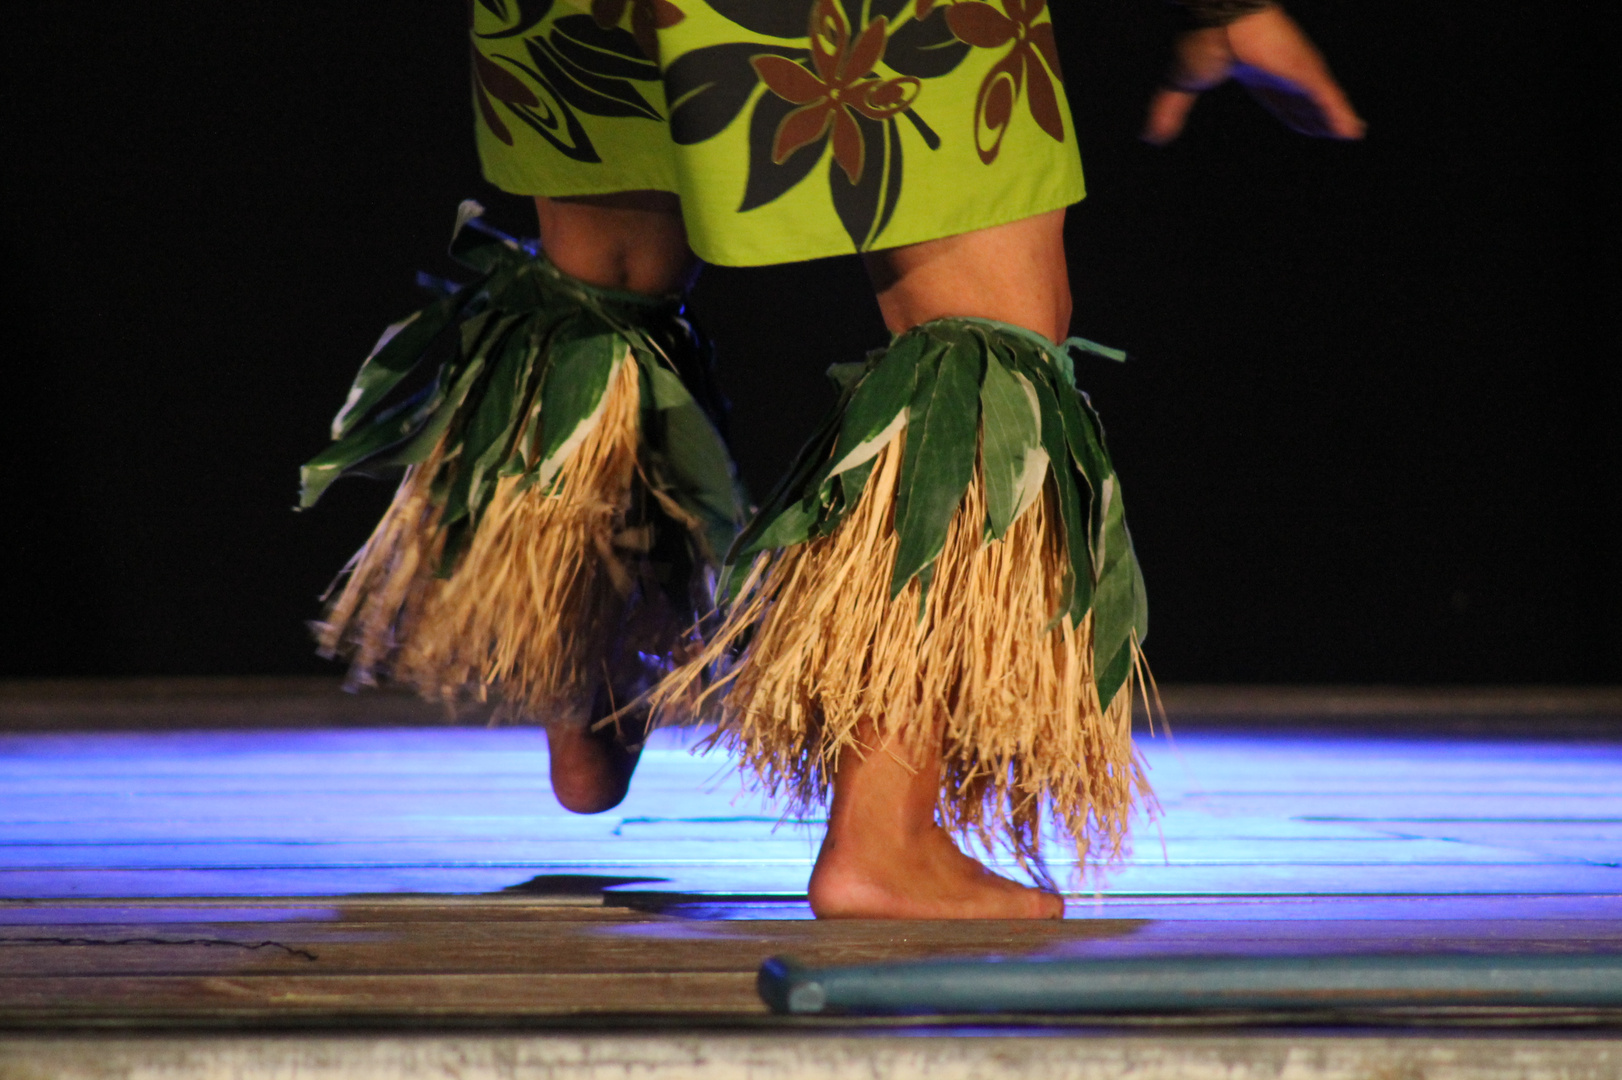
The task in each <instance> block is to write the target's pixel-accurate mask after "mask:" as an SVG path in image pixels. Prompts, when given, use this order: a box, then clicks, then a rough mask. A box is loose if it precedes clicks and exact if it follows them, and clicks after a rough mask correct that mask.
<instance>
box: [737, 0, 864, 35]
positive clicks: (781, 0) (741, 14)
mask: <svg viewBox="0 0 1622 1080" xmlns="http://www.w3.org/2000/svg"><path fill="white" fill-rule="evenodd" d="M707 2H708V3H709V5H710V7H712V8H714V9H715V12H716V13H717V14H718V15H720V16H721V17H722V18H724V19H730V20H731V21H732V22H735V23H737V24H738V25H739V26H741V27H743V28H744V29H745V30H753V31H754V32H755V33H757V34H765V35H766V36H767V37H776V38H803V37H805V34H806V28H807V27H809V26H810V25H811V8H812V6H813V4H814V3H815V0H707ZM859 2H860V0H858V3H859Z"/></svg>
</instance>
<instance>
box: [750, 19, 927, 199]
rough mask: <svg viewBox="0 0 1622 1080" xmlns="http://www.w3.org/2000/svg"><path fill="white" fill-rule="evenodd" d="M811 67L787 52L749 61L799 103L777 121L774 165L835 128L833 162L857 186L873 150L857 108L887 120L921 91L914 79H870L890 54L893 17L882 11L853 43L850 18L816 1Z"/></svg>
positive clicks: (773, 89)
mask: <svg viewBox="0 0 1622 1080" xmlns="http://www.w3.org/2000/svg"><path fill="white" fill-rule="evenodd" d="M809 32H810V37H811V64H812V67H813V68H814V70H807V69H806V68H804V67H802V66H801V65H799V64H797V63H795V62H794V61H792V60H789V59H787V58H786V57H782V56H771V55H761V56H756V57H753V58H751V60H750V63H751V64H753V65H754V68H755V72H756V73H757V74H758V75H759V76H760V78H761V81H762V82H764V83H765V84H766V86H767V87H768V88H769V89H770V90H771V92H772V93H774V94H776V95H777V96H778V97H780V98H782V99H783V100H785V101H787V102H790V103H791V104H794V105H798V106H800V107H799V108H797V109H795V110H794V111H793V112H791V113H789V114H788V115H787V116H785V117H783V119H782V122H781V123H779V124H778V125H777V136H776V138H775V139H774V140H773V142H772V162H773V164H777V165H781V164H782V163H783V162H784V161H785V160H787V158H788V156H789V155H790V154H792V153H794V151H796V150H798V149H800V148H801V147H802V146H809V145H810V144H812V143H814V142H816V141H817V140H819V139H821V138H822V137H823V136H824V135H826V134H827V133H828V130H829V128H830V127H831V128H832V129H833V144H834V160H835V161H837V162H839V167H840V168H841V169H843V170H845V177H846V178H847V179H848V180H849V181H850V182H851V183H852V184H854V183H856V182H857V181H858V180H860V179H861V176H862V169H863V167H864V166H865V164H866V157H867V148H866V146H865V144H864V143H863V141H862V133H861V129H859V128H858V127H857V126H856V119H855V116H854V115H853V113H852V110H854V111H855V112H857V113H861V114H862V115H863V116H865V117H867V118H868V119H870V120H888V119H889V118H890V117H892V116H895V115H897V114H898V113H901V112H905V111H906V110H907V109H908V108H909V107H910V106H911V105H912V102H913V100H914V99H915V98H916V97H917V96H918V87H919V83H918V80H917V79H914V78H911V77H905V78H898V79H880V78H877V77H870V76H872V73H873V68H874V67H875V66H876V65H877V64H878V62H879V60H880V59H881V58H882V57H883V56H884V45H885V41H886V39H887V37H888V32H889V22H888V20H886V19H885V18H884V16H882V15H881V16H879V17H878V18H877V19H874V20H873V21H872V22H870V23H868V24H867V26H865V27H864V28H863V29H862V32H861V35H860V36H858V37H857V38H856V40H855V41H854V42H852V41H851V26H850V20H849V19H847V18H846V17H845V11H844V8H843V7H842V6H841V5H839V4H838V3H835V2H834V0H818V3H817V6H816V7H815V8H813V9H812V11H811V28H810V31H809Z"/></svg>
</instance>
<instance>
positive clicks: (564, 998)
mask: <svg viewBox="0 0 1622 1080" xmlns="http://www.w3.org/2000/svg"><path fill="white" fill-rule="evenodd" d="M3 1011H4V1016H3V1017H0V1020H11V1021H13V1022H15V1021H18V1020H22V1019H27V1018H29V1017H30V1015H32V1016H33V1017H35V1018H38V1017H40V1016H42V1015H49V1016H52V1017H56V1018H60V1019H66V1018H68V1017H70V1016H85V1015H90V1014H94V1015H96V1016H99V1017H103V1018H109V1017H125V1018H140V1017H143V1016H145V1017H159V1016H164V1017H174V1016H176V1015H193V1016H208V1017H226V1016H235V1017H248V1016H264V1015H266V1014H269V1013H274V1014H275V1015H277V1016H281V1017H285V1018H289V1019H295V1018H298V1017H300V1016H312V1015H313V1016H322V1017H332V1016H341V1015H345V1014H354V1015H360V1016H368V1015H393V1016H402V1015H414V1014H424V1015H435V1014H443V1013H454V1014H456V1015H458V1016H468V1017H477V1016H500V1017H521V1016H556V1015H578V1014H582V1013H610V1014H611V1013H636V1014H647V1013H681V1014H702V1013H725V1014H734V1015H751V1014H760V1013H764V1012H765V1011H766V1008H765V1006H764V1005H762V1004H761V1002H760V998H759V996H758V995H757V994H756V992H755V973H754V972H753V971H749V972H668V971H639V972H620V973H601V972H595V973H594V972H571V973H567V974H512V973H492V972H479V973H477V974H441V975H414V974H401V973H390V974H386V975H286V974H265V975H253V974H247V975H235V974H233V975H168V976H161V975H160V976H124V975H92V976H47V977H42V978H33V979H19V980H15V987H14V988H13V987H10V986H8V988H7V991H6V1002H5V1006H4V1010H3Z"/></svg>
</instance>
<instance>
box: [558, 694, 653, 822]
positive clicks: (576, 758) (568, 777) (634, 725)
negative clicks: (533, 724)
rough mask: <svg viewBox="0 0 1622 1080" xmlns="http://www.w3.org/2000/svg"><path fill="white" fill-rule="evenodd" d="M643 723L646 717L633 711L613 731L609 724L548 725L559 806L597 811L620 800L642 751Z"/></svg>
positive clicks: (608, 807)
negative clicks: (596, 727)
mask: <svg viewBox="0 0 1622 1080" xmlns="http://www.w3.org/2000/svg"><path fill="white" fill-rule="evenodd" d="M645 729H646V723H645V722H642V721H640V720H639V719H638V718H634V717H633V718H626V719H625V720H623V721H621V725H620V729H619V730H617V731H616V730H615V728H614V726H613V725H609V726H607V727H602V728H598V729H597V730H595V731H593V730H591V729H590V728H589V727H588V726H586V725H574V724H570V725H559V726H556V727H548V728H547V729H546V746H547V752H548V755H549V756H550V758H551V774H552V794H553V795H554V796H555V797H556V798H557V800H558V802H559V803H561V804H562V806H563V808H564V809H565V810H570V811H573V812H574V813H576V814H600V813H602V812H603V811H604V810H612V809H613V808H614V807H616V806H618V805H619V804H620V803H621V802H623V801H624V800H625V793H626V792H627V791H629V790H630V788H631V774H632V773H634V772H635V771H636V763H637V759H638V758H640V757H641V756H642V747H641V742H642V739H643V738H645V737H646V735H645ZM628 743H629V744H631V745H634V746H635V749H631V748H630V747H629V746H628V745H627V744H628Z"/></svg>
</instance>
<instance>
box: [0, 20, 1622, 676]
mask: <svg viewBox="0 0 1622 1080" xmlns="http://www.w3.org/2000/svg"><path fill="white" fill-rule="evenodd" d="M762 2H766V0H762ZM1605 6H1606V5H1592V4H1577V3H1572V2H1564V3H1551V4H1508V3H1497V4H1480V3H1478V4H1473V5H1459V4H1443V3H1434V2H1432V3H1423V4H1414V3H1412V2H1411V0H1404V2H1400V3H1399V2H1397V0H1360V2H1358V3H1351V2H1349V0H1301V2H1298V3H1296V4H1295V5H1294V6H1293V8H1292V10H1293V11H1295V13H1296V14H1297V15H1298V17H1299V18H1300V20H1301V21H1302V22H1303V23H1304V24H1305V25H1306V26H1307V28H1308V29H1309V31H1310V32H1311V33H1312V34H1313V35H1314V36H1315V37H1316V38H1317V40H1318V41H1319V42H1320V44H1322V46H1323V47H1324V49H1325V51H1326V52H1327V53H1328V54H1329V56H1330V58H1331V61H1332V63H1333V64H1334V66H1335V68H1336V70H1337V72H1338V74H1339V75H1340V76H1341V78H1342V80H1343V82H1344V83H1345V85H1346V87H1347V89H1348V90H1349V92H1350V93H1351V96H1352V97H1353V99H1354V101H1355V102H1356V103H1357V104H1358V106H1359V108H1360V110H1361V111H1362V112H1363V114H1364V115H1365V117H1366V118H1367V119H1368V120H1369V122H1370V129H1369V138H1368V140H1367V141H1366V142H1365V143H1363V144H1361V145H1333V144H1328V143H1320V142H1314V141H1311V140H1307V139H1304V138H1301V137H1299V136H1295V135H1292V134H1290V133H1288V132H1286V131H1284V130H1283V129H1282V128H1280V127H1279V126H1278V125H1276V124H1275V123H1274V122H1273V121H1272V120H1271V119H1270V118H1268V117H1266V116H1265V115H1264V114H1262V113H1261V112H1260V110H1259V109H1257V108H1256V107H1255V106H1254V105H1253V104H1252V103H1251V102H1250V101H1249V100H1248V99H1247V98H1245V96H1244V95H1243V93H1242V92H1240V91H1238V90H1237V89H1234V88H1227V89H1225V90H1223V91H1219V92H1217V93H1215V94H1212V95H1210V96H1209V97H1208V98H1207V99H1206V100H1204V101H1202V103H1201V105H1200V106H1199V108H1198V109H1197V111H1196V113H1195V115H1194V118H1193V122H1192V126H1191V129H1190V131H1189V132H1188V134H1187V136H1186V137H1185V138H1184V140H1183V141H1182V142H1180V143H1179V144H1177V145H1176V146H1174V147H1172V148H1169V149H1166V150H1154V149H1151V148H1149V147H1146V146H1144V145H1142V144H1140V143H1138V142H1137V141H1136V140H1135V133H1136V129H1137V125H1138V123H1139V120H1140V117H1141V113H1142V108H1143V103H1144V101H1145V100H1146V97H1147V94H1148V92H1149V89H1150V87H1151V86H1152V84H1153V82H1154V80H1155V76H1156V74H1157V71H1158V69H1159V67H1160V64H1161V59H1160V52H1159V50H1160V49H1161V47H1162V46H1163V42H1164V38H1165V35H1166V33H1167V30H1168V23H1167V16H1166V14H1165V13H1164V12H1163V11H1162V10H1161V9H1160V8H1158V7H1157V6H1156V4H1155V3H1154V0H1085V2H1083V3H1080V4H1076V5H1074V6H1070V5H1069V4H1068V3H1067V4H1066V6H1065V8H1064V10H1061V11H1060V12H1059V17H1060V19H1061V41H1062V44H1063V46H1064V58H1065V63H1066V71H1067V75H1068V78H1069V87H1068V88H1069V91H1070V95H1071V99H1072V102H1073V104H1074V106H1075V108H1076V116H1077V124H1078V128H1079V131H1080V136H1081V141H1082V150H1083V156H1084V160H1085V162H1086V166H1087V174H1088V186H1089V190H1090V194H1089V197H1088V199H1087V201H1086V202H1085V203H1083V204H1082V205H1081V206H1080V207H1079V208H1078V209H1076V210H1075V211H1073V212H1072V216H1071V220H1070V233H1069V236H1070V241H1071V245H1070V247H1071V256H1072V275H1073V280H1074V285H1075V291H1076V298H1077V303H1076V322H1075V327H1076V330H1077V331H1078V332H1081V333H1084V334H1085V335H1087V336H1089V337H1092V338H1095V339H1097V340H1099V341H1103V342H1106V343H1108V344H1112V345H1117V346H1121V347H1124V348H1127V349H1129V350H1130V351H1131V352H1132V353H1133V355H1134V358H1133V360H1132V361H1131V362H1130V363H1129V364H1127V365H1125V366H1124V367H1120V368H1116V367H1113V366H1111V365H1107V364H1104V363H1102V362H1100V363H1099V364H1097V365H1096V366H1089V367H1086V368H1084V369H1083V372H1082V381H1083V383H1084V385H1086V386H1087V387H1088V388H1090V389H1091V391H1092V393H1093V397H1094V400H1095V403H1096V404H1098V406H1099V407H1100V409H1101V411H1102V413H1103V416H1104V418H1105V421H1106V423H1107V424H1108V426H1109V434H1110V439H1111V445H1112V448H1113V450H1114V453H1115V457H1116V461H1117V464H1118V466H1119V468H1120V469H1121V472H1122V474H1123V476H1124V477H1125V481H1126V492H1127V496H1128V505H1129V507H1130V510H1131V520H1132V524H1133V529H1134V535H1135V537H1136V539H1137V543H1138V550H1139V554H1140V557H1141V558H1142V561H1143V564H1144V569H1145V572H1146V574H1147V576H1148V580H1149V583H1150V593H1151V596H1152V598H1153V615H1154V622H1153V625H1154V630H1153V634H1152V637H1151V640H1150V642H1149V648H1150V656H1151V659H1152V661H1153V663H1154V664H1155V668H1156V671H1157V673H1158V674H1159V675H1160V677H1161V678H1162V679H1175V680H1211V681H1227V680H1234V681H1240V680H1274V681H1321V680H1328V681H1343V682H1358V681H1387V682H1454V681H1470V682H1537V681H1559V682H1613V681H1616V680H1617V679H1618V677H1619V676H1622V614H1619V612H1622V559H1619V551H1622V505H1619V503H1622V498H1619V492H1622V480H1619V479H1618V476H1619V473H1618V469H1619V466H1622V455H1619V452H1618V445H1619V440H1618V435H1617V431H1616V423H1617V419H1618V416H1619V415H1622V413H1619V406H1622V395H1619V390H1618V374H1617V369H1618V363H1619V360H1622V355H1619V350H1618V345H1619V344H1622V343H1619V342H1618V339H1617V335H1616V319H1615V313H1616V310H1617V301H1618V295H1617V289H1616V282H1617V264H1616V261H1615V244H1614V240H1615V231H1614V226H1615V218H1614V195H1613V194H1612V191H1613V190H1614V181H1615V170H1614V168H1613V167H1612V166H1613V164H1614V163H1613V162H1612V160H1611V159H1610V158H1609V157H1608V154H1609V144H1610V139H1611V135H1610V129H1611V128H1612V127H1613V126H1614V125H1615V122H1616V121H1615V117H1614V115H1613V113H1612V110H1611V108H1610V104H1609V101H1608V98H1606V97H1603V96H1602V95H1603V94H1605V93H1606V91H1605V89H1604V84H1605V83H1606V82H1608V81H1611V80H1610V79H1609V77H1608V76H1602V74H1601V72H1600V69H1599V63H1600V49H1601V48H1602V46H1603V43H1604V41H1605V40H1606V38H1607V37H1608V35H1609V34H1610V32H1611V29H1612V28H1611V27H1610V26H1608V25H1606V26H1602V25H1600V23H1599V22H1598V19H1599V16H1598V14H1597V12H1598V9H1600V8H1602V7H1605ZM1585 13H1588V14H1585ZM463 18H464V15H463V9H462V5H461V4H460V3H451V2H448V0H442V2H440V3H436V4H400V3H381V2H371V3H352V4H348V5H342V6H340V5H331V4H314V3H308V2H298V0H288V2H284V3H276V4H221V3H217V2H216V3H208V4H203V3H180V2H175V3H169V4H162V5H158V4H121V5H115V4H82V3H51V4H47V3H32V4H16V5H11V6H9V7H8V9H7V18H6V23H5V30H4V34H3V35H0V60H3V71H0V79H3V86H4V100H3V109H4V113H3V116H4V125H5V127H4V136H5V139H4V150H3V157H4V160H3V163H0V170H3V176H4V184H3V190H0V194H3V200H0V207H3V213H4V222H5V224H4V243H5V248H4V258H5V265H6V267H7V268H8V270H9V271H10V274H9V275H8V276H9V279H10V288H9V289H8V290H7V291H6V293H5V295H4V301H3V302H4V305H5V307H4V312H3V320H0V326H3V327H4V336H3V338H0V341H3V343H4V344H3V346H0V347H3V349H4V357H5V359H4V362H3V365H0V370H3V372H4V375H5V379H4V388H3V393H4V397H3V400H4V402H5V416H6V422H5V424H4V425H3V427H0V431H3V434H0V439H3V442H0V454H3V455H4V459H3V460H4V466H3V484H4V488H3V491H0V495H3V499H0V508H3V509H0V513H3V515H4V517H3V522H4V523H3V525H0V567H3V571H0V573H3V575H4V576H3V579H0V604H3V605H4V606H3V611H4V617H3V620H0V625H3V631H0V675H10V676H43V675H122V674H154V675H158V674H211V673H222V674H223V673H241V674H248V673H272V672H314V671H322V670H330V669H329V668H328V667H327V666H325V665H323V664H322V663H321V662H320V661H318V660H316V659H315V658H314V657H313V656H312V655H311V652H310V646H309V643H308V641H307V638H306V636H305V633H304V629H303V626H302V621H303V620H304V619H307V618H309V617H311V616H313V615H314V614H316V612H317V611H318V603H317V600H316V597H317V594H318V593H319V592H320V590H321V589H322V587H323V586H324V585H325V583H326V581H327V580H328V578H329V577H330V576H331V574H332V573H333V572H334V571H335V570H336V569H337V568H338V566H339V565H340V564H341V563H342V562H343V560H344V559H345V558H346V557H347V555H348V554H349V552H350V551H351V550H352V549H353V548H354V547H355V546H357V545H358V544H359V542H360V541H361V540H362V539H363V538H364V536H365V534H366V532H367V530H368V527H369V525H370V523H371V521H373V520H374V519H375V516H376V515H377V513H378V512H379V510H380V509H381V507H382V505H383V504H384V501H385V498H386V492H385V491H383V490H382V489H380V488H379V487H377V486H375V485H372V486H368V485H366V484H363V483H346V484H344V485H341V486H340V487H338V488H337V489H335V490H334V491H333V492H332V493H330V494H329V496H328V497H327V500H326V501H325V502H324V503H323V504H322V506H320V507H319V508H318V509H317V510H315V511H313V512H311V513H307V514H294V513H292V512H291V510H290V507H291V505H292V503H293V499H294V489H295V481H296V472H295V470H296V466H297V465H298V463H299V462H300V461H301V460H302V459H303V458H305V457H308V456H309V455H311V454H312V453H314V452H315V451H316V450H318V449H320V447H321V446H322V443H323V439H324V431H325V427H326V423H327V421H328V419H329V417H330V415H331V414H332V412H333V411H334V410H335V409H336V407H337V405H338V404H339V402H340V401H341V400H342V397H343V394H344V391H345V389H346V387H347V384H348V381H349V379H350V377H351V375H352V374H353V371H354V368H355V366H356V365H357V363H358V362H359V359H360V357H361V356H362V355H363V354H364V353H365V351H366V350H367V348H368V347H369V346H370V344H371V342H372V339H373V338H374V337H375V335H376V333H377V332H378V330H379V329H380V328H381V327H382V326H383V325H384V324H385V323H387V322H389V321H391V320H393V319H395V318H397V317H399V316H400V315H402V314H403V313H405V312H406V311H409V310H411V309H412V308H413V307H415V306H417V304H418V300H419V297H418V295H417V294H416V292H415V290H414V287H413V285H412V276H413V271H415V270H416V269H418V268H426V269H431V270H435V271H438V272H442V273H443V272H448V271H449V270H450V269H451V268H450V266H449V265H448V264H447V261H446V260H445V259H444V257H443V255H442V249H443V246H444V243H445V240H446V239H447V235H448V231H449V226H450V222H451V218H452V215H453V212H454V209H455V206H456V203H457V201H458V200H459V199H461V198H463V197H464V196H469V195H475V196H477V197H479V198H480V199H482V200H483V201H485V202H486V204H487V205H488V206H490V208H491V210H492V214H493V216H494V217H495V218H496V219H497V220H498V221H500V222H504V223H506V224H507V225H509V226H510V227H512V228H514V229H520V230H523V229H527V228H529V226H528V224H527V221H526V208H525V204H524V203H523V201H522V200H519V199H515V198H512V197H509V196H502V195H501V194H500V193H497V192H494V191H492V190H491V189H490V188H488V186H486V185H485V184H483V183H482V182H481V180H480V179H479V176H478V170H477V166H476V163H475V160H474V155H473V149H472V138H471V130H472V127H471V111H470V105H469V99H468V92H467V73H466V68H465V65H466V48H465V46H464V45H463V44H462V42H461V34H462V23H463ZM695 306H696V308H697V310H698V312H699V314H700V316H701V317H702V319H703V320H704V321H705V322H706V323H707V324H708V326H709V327H710V329H711V331H712V333H713V335H714V336H715V337H716V339H717V340H718V342H719V346H720V348H721V350H722V353H723V361H724V364H725V367H724V371H723V377H724V380H725V383H726V386H727V388H728V390H729V392H730V394H731V396H732V397H733V399H734V402H735V405H736V410H735V416H734V427H735V434H736V437H737V442H738V457H739V461H740V465H741V468H742V470H743V472H744V474H745V476H746V478H747V479H748V481H749V482H750V484H751V485H753V486H754V488H755V490H756V491H757V492H758V491H760V490H763V489H764V487H765V486H766V485H768V484H769V483H770V481H771V478H772V477H773V475H774V473H775V471H776V470H778V469H779V468H781V467H782V466H783V465H784V464H785V462H786V460H787V458H788V457H789V455H790V454H791V453H792V451H793V449H794V447H795V446H796V444H797V442H798V440H799V439H800V438H801V437H802V436H803V435H804V434H806V433H807V432H808V431H809V429H810V427H811V425H812V423H813V422H814V420H815V418H816V416H817V415H818V414H819V413H820V411H821V410H822V408H823V407H824V405H825V404H826V402H827V401H828V400H829V399H830V394H829V392H828V391H827V390H826V389H825V387H824V384H823V380H822V375H821V371H822V369H823V368H824V367H826V366H827V365H828V364H829V363H830V362H834V361H840V360H850V359H856V358H858V357H859V356H860V355H861V353H862V351H863V350H865V349H866V348H868V347H870V346H872V345H875V344H878V343H880V342H881V341H882V340H883V333H882V328H881V326H880V324H879V322H878V319H877V315H876V313H875V311H874V309H873V306H872V301H871V298H870V296H869V294H868V292H867V288H866V283H865V280H864V278H863V277H862V274H861V271H860V268H859V266H858V265H857V264H856V263H855V262H854V260H849V259H840V260H830V261H827V262H823V263H817V264H811V265H805V266H797V267H775V268H766V269H758V270H722V269H713V268H712V269H711V270H709V271H707V272H706V274H705V276H704V278H703V280H702V282H701V285H700V287H699V290H698V293H697V295H696V297H695Z"/></svg>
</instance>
